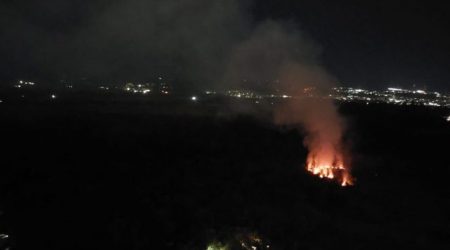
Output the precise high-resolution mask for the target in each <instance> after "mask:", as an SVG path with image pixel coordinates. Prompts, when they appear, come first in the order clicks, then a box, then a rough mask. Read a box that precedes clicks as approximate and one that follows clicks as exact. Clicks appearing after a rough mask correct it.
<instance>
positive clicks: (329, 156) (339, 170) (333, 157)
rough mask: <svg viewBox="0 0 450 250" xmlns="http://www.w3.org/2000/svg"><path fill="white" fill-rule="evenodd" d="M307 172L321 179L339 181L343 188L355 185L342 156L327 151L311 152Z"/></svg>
mask: <svg viewBox="0 0 450 250" xmlns="http://www.w3.org/2000/svg"><path fill="white" fill-rule="evenodd" d="M306 170H308V171H309V172H311V173H312V174H313V175H317V176H319V177H320V178H328V179H335V180H337V181H338V182H339V183H340V184H341V186H343V187H345V186H351V185H353V178H352V177H351V175H350V173H349V170H348V168H346V167H345V166H344V163H343V157H342V155H341V154H339V153H336V152H332V153H330V151H327V150H325V151H324V150H322V151H318V152H310V153H309V155H308V160H307V162H306Z"/></svg>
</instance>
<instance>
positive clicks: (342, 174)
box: [275, 98, 353, 186]
mask: <svg viewBox="0 0 450 250" xmlns="http://www.w3.org/2000/svg"><path fill="white" fill-rule="evenodd" d="M275 121H276V123H278V124H288V125H297V126H301V128H303V130H304V131H305V132H306V136H305V139H304V142H303V143H304V145H305V146H306V147H307V148H308V151H309V152H308V157H307V162H306V168H307V170H308V171H310V172H311V173H313V174H314V175H318V176H319V177H321V178H329V179H334V178H336V179H337V180H338V181H339V182H340V183H341V185H342V186H346V185H351V184H353V183H352V178H351V176H350V173H349V160H348V156H345V155H344V152H345V151H346V150H345V147H344V145H343V141H342V135H343V133H344V120H343V118H342V117H340V116H339V114H338V112H337V110H336V107H335V106H334V104H333V102H332V101H331V100H329V99H312V98H305V99H292V100H291V101H289V102H288V103H287V104H285V105H284V106H282V107H281V108H280V109H278V110H276V115H275Z"/></svg>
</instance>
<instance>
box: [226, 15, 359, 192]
mask: <svg viewBox="0 0 450 250" xmlns="http://www.w3.org/2000/svg"><path fill="white" fill-rule="evenodd" d="M319 55H320V49H319V48H318V46H316V45H315V44H314V43H313V42H312V40H311V39H309V38H308V37H307V36H305V35H304V34H302V33H301V32H300V31H298V29H295V28H292V24H289V23H287V24H286V23H280V22H274V21H267V22H265V23H263V24H261V25H260V26H259V27H257V28H256V29H255V30H254V32H253V33H252V35H251V36H250V37H249V38H248V39H247V40H246V41H244V42H242V43H241V44H240V45H239V46H238V47H236V48H235V49H234V53H233V54H232V57H231V60H230V64H229V68H228V74H227V79H229V80H228V81H230V82H235V83H237V82H239V83H240V84H239V85H240V87H241V88H250V89H265V90H271V91H278V92H281V93H286V94H289V95H292V98H290V99H289V100H288V101H287V102H285V103H284V104H282V105H280V106H277V108H276V109H275V111H274V114H275V117H274V119H275V123H277V124H280V125H291V126H296V127H297V128H298V129H299V130H301V131H304V132H305V139H304V145H305V146H306V148H307V149H308V151H309V153H308V159H307V163H306V165H307V170H308V171H310V172H312V173H313V174H315V175H318V176H320V177H326V178H330V179H333V178H337V179H338V180H339V181H340V182H341V184H342V185H349V184H351V177H350V175H349V172H348V160H347V159H344V151H345V148H344V145H343V142H342V137H343V133H344V128H345V127H344V125H345V122H344V119H343V118H342V117H341V116H340V115H339V113H338V111H337V108H336V106H335V105H334V103H333V101H332V100H331V99H328V98H325V97H324V96H326V95H325V93H326V91H327V90H329V89H330V88H331V87H333V86H334V85H335V83H336V80H335V78H334V77H333V76H331V75H330V74H328V73H327V71H326V70H325V69H324V67H322V66H321V65H320V60H319V59H318V57H319ZM242 79H245V80H244V81H242ZM240 80H241V81H240ZM344 161H345V162H344Z"/></svg>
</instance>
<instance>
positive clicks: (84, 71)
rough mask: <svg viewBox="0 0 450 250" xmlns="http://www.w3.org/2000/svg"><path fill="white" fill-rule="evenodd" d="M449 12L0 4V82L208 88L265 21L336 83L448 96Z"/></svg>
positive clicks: (353, 6)
mask: <svg viewBox="0 0 450 250" xmlns="http://www.w3.org/2000/svg"><path fill="white" fill-rule="evenodd" d="M243 2H245V3H243ZM446 10H447V9H446V8H445V4H444V3H441V4H438V3H434V2H432V1H384V0H379V1H324V0H315V1H299V0H297V1H290V0H264V1H252V2H248V1H233V0H232V1H206V0H197V1H194V0H180V1H174V0H169V1H159V0H155V1H143V0H131V1H124V0H113V1H106V0H91V1H76V0H47V1H24V0H23V1H20V0H17V1H12V0H10V1H8V0H2V1H1V3H0V37H1V41H0V58H2V60H1V62H0V67H1V69H2V71H1V74H0V78H1V79H2V81H3V82H7V81H10V80H13V79H17V78H19V77H27V78H32V79H45V80H48V81H56V80H57V79H62V78H67V79H78V78H80V77H90V78H95V79H105V80H111V81H114V80H143V79H151V78H154V77H155V76H157V75H164V76H167V77H170V78H173V79H174V82H185V83H184V84H187V86H189V84H191V83H192V84H194V85H195V86H207V85H208V83H209V82H221V81H220V80H218V79H217V78H221V77H220V76H221V75H223V74H224V72H225V71H226V69H227V64H229V59H228V58H227V55H229V54H230V51H233V49H234V48H235V47H236V46H239V45H238V44H240V43H241V42H242V41H245V40H246V39H247V36H249V34H251V33H252V32H253V31H254V30H255V29H257V28H256V27H258V25H260V24H261V23H264V22H267V21H268V20H272V21H275V22H279V23H283V24H288V26H289V27H290V28H289V29H288V31H289V30H292V29H295V30H296V31H295V32H299V34H301V36H303V37H307V39H308V40H309V41H313V43H314V54H315V56H314V58H315V59H314V60H315V61H316V58H317V61H320V64H321V65H322V66H323V67H324V68H325V69H326V70H327V71H328V73H329V74H330V75H333V76H334V77H335V78H336V79H337V81H339V82H340V83H341V84H344V85H349V86H355V87H369V88H385V87H388V86H400V87H412V86H413V84H415V85H416V87H417V88H424V87H428V89H435V90H441V91H449V90H450V88H449V86H448V82H449V81H450V73H449V71H448V70H447V66H448V65H450V59H449V56H448V55H449V54H450V53H449V52H450V49H449V44H450V35H449V32H448V30H447V23H449V21H450V20H449V19H450V17H448V15H446V13H445V12H446ZM292 27H294V28H292ZM302 46H303V45H302ZM316 54H317V55H316Z"/></svg>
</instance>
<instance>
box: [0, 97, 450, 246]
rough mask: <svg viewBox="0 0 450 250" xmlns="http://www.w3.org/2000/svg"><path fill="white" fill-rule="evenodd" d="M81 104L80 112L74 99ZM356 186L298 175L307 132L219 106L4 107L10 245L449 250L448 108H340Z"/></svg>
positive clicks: (3, 225)
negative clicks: (243, 239) (254, 238)
mask: <svg viewBox="0 0 450 250" xmlns="http://www.w3.org/2000/svg"><path fill="white" fill-rule="evenodd" d="M82 103H83V104H82ZM340 110H341V113H343V114H344V115H345V116H346V117H347V118H348V120H349V123H348V126H349V130H348V133H347V135H346V137H347V140H348V141H349V142H351V147H352V155H353V166H352V167H353V174H354V176H355V177H356V179H357V180H356V185H355V186H353V187H349V188H342V187H340V186H338V185H336V184H335V183H334V182H326V181H323V180H320V179H318V178H316V177H312V176H310V175H309V174H307V173H306V171H305V170H304V167H303V164H304V162H305V157H306V153H307V152H306V149H305V148H304V147H303V145H302V137H303V135H302V134H301V133H300V132H298V131H296V130H293V129H289V128H282V127H276V126H275V125H272V123H271V122H270V120H269V119H266V118H264V117H269V115H268V114H266V113H264V114H261V112H259V115H258V116H253V115H249V114H240V115H239V114H234V115H227V114H228V113H229V111H228V109H225V108H221V107H220V105H215V104H213V103H201V102H199V103H192V102H189V103H184V102H183V101H177V102H174V103H170V102H166V103H164V104H158V105H157V104H155V103H151V102H145V101H130V100H124V101H121V102H92V101H89V102H75V101H60V100H58V101H55V102H53V103H50V102H36V103H26V102H20V103H19V102H18V103H16V104H6V103H2V104H0V119H1V125H0V126H1V131H2V140H1V143H2V150H1V159H2V161H1V163H0V167H1V172H0V210H1V211H2V212H3V213H2V214H1V215H0V233H7V234H8V235H9V236H10V239H9V244H10V245H11V246H12V249H47V250H48V249H58V250H61V249H65V250H70V249H200V250H202V249H207V245H208V244H209V243H210V242H212V241H214V240H216V241H222V242H227V241H228V240H229V239H230V238H233V237H234V235H235V234H236V233H237V232H240V233H242V232H255V233H257V234H259V235H260V236H261V237H262V239H263V240H264V241H265V242H267V244H270V248H271V249H450V214H449V213H450V188H449V181H448V180H449V177H450V147H449V143H450V123H449V122H446V121H445V119H444V118H443V117H444V116H445V115H450V111H449V110H444V109H433V108H421V107H399V106H388V105H359V104H345V105H341V106H340Z"/></svg>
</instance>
